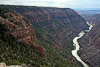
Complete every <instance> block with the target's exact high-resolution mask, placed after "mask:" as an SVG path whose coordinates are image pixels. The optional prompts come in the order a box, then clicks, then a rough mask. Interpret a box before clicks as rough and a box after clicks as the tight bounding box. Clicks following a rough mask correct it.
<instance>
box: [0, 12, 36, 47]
mask: <svg viewBox="0 0 100 67" xmlns="http://www.w3.org/2000/svg"><path fill="white" fill-rule="evenodd" d="M4 16H5V18H3V17H1V16H0V23H2V24H4V25H5V26H6V28H7V32H6V34H8V35H12V36H13V37H14V38H15V39H16V41H17V42H23V43H25V44H30V45H33V46H35V45H36V44H35V40H36V36H35V32H34V30H33V29H31V27H30V26H28V25H27V24H26V23H25V21H24V20H23V17H22V16H21V15H19V14H13V13H5V14H4Z"/></svg>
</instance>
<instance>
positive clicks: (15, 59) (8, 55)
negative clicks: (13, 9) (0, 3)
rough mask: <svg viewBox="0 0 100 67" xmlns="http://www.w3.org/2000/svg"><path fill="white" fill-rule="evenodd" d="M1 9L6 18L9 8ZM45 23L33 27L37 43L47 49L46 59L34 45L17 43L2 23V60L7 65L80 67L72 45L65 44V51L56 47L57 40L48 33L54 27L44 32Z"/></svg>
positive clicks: (0, 32)
mask: <svg viewBox="0 0 100 67" xmlns="http://www.w3.org/2000/svg"><path fill="white" fill-rule="evenodd" d="M0 11H1V12H0V16H2V17H3V18H5V16H4V13H5V12H6V11H7V10H5V9H3V8H1V7H0ZM53 22H54V21H53ZM45 23H46V22H45ZM45 23H44V24H43V23H42V24H40V25H34V26H33V28H34V30H35V33H36V37H37V41H36V43H37V45H40V46H43V47H44V48H45V49H46V54H47V59H46V60H45V59H44V57H43V56H42V55H41V54H40V52H39V51H38V50H37V49H36V48H34V47H33V46H29V45H26V44H23V43H17V42H16V40H15V39H14V38H13V37H12V36H11V35H7V34H6V33H5V32H7V30H6V28H5V25H3V24H1V23H0V62H5V63H6V64H7V65H13V64H14V65H16V64H17V65H21V64H26V65H27V66H28V67H80V64H78V63H77V61H76V60H75V59H74V58H73V57H72V55H71V52H70V50H71V49H72V48H71V49H70V47H71V46H69V47H68V48H67V47H65V46H66V45H65V46H63V48H64V52H62V51H61V50H59V49H57V48H55V47H54V44H55V42H54V41H53V39H52V37H51V36H50V35H48V34H46V33H50V32H51V31H53V30H52V27H50V28H49V29H50V30H49V31H48V32H44V30H43V29H41V27H40V26H42V25H46V24H45ZM60 29H62V27H61V28H60ZM68 41H69V44H72V43H71V40H70V39H68ZM68 57H70V58H68Z"/></svg>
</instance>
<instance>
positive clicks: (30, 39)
mask: <svg viewBox="0 0 100 67" xmlns="http://www.w3.org/2000/svg"><path fill="white" fill-rule="evenodd" d="M1 7H4V8H7V9H10V10H11V11H14V12H15V13H19V14H13V13H6V14H5V18H2V17H1V22H2V21H4V22H2V23H3V24H5V25H6V26H7V28H8V30H9V32H7V34H10V35H12V36H14V37H15V39H16V41H17V42H23V43H26V44H30V45H33V46H36V48H37V50H39V52H40V53H42V55H43V56H44V58H46V57H47V65H48V66H49V67H57V65H60V67H61V66H62V67H66V66H69V67H75V66H76V67H80V66H81V65H80V64H79V63H78V62H77V60H75V58H74V57H73V56H72V55H71V50H72V49H73V45H72V40H73V38H74V37H75V36H76V35H77V34H78V33H79V32H81V31H82V30H85V29H87V28H88V25H87V24H86V21H85V20H84V18H82V17H81V16H80V15H79V14H78V13H76V12H75V11H74V10H72V9H70V8H64V9H63V8H62V9H60V8H48V7H31V6H30V7H27V6H1ZM32 28H33V29H32ZM37 44H38V45H41V46H37ZM45 51H46V53H45ZM46 55H47V56H46ZM62 61H63V62H62ZM72 64H73V65H72Z"/></svg>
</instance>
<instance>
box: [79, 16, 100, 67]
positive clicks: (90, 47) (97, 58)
mask: <svg viewBox="0 0 100 67" xmlns="http://www.w3.org/2000/svg"><path fill="white" fill-rule="evenodd" d="M99 18H100V15H99V14H98V15H94V16H91V17H88V21H91V22H92V23H93V24H94V26H93V28H92V30H91V31H90V32H89V33H87V34H86V35H85V36H84V37H83V38H82V39H81V40H80V45H81V47H82V48H81V50H80V53H81V58H82V59H83V60H84V61H85V62H87V63H88V64H89V65H90V67H99V66H100V19H99Z"/></svg>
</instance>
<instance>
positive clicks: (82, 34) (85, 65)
mask: <svg viewBox="0 0 100 67" xmlns="http://www.w3.org/2000/svg"><path fill="white" fill-rule="evenodd" d="M87 24H88V25H89V30H84V31H81V32H80V33H79V34H78V36H77V37H74V39H73V46H74V47H75V49H74V50H72V55H73V56H74V57H75V58H76V59H77V60H78V61H79V62H81V63H82V65H83V66H84V67H89V66H88V65H87V64H86V63H85V62H83V61H82V60H81V58H80V57H79V55H78V53H77V52H78V50H79V49H80V46H79V43H78V39H80V38H82V37H83V36H84V35H85V32H89V31H90V30H91V29H92V27H93V25H92V24H90V23H89V22H87Z"/></svg>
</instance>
